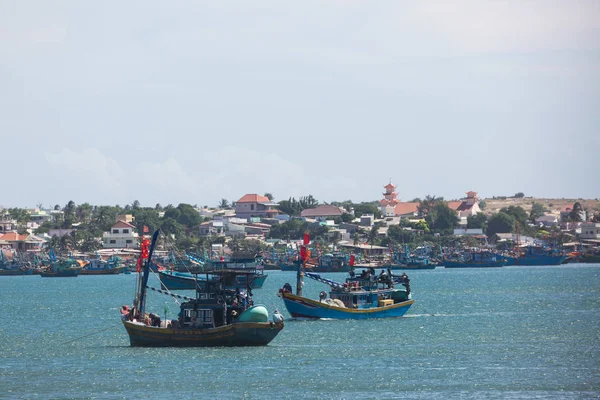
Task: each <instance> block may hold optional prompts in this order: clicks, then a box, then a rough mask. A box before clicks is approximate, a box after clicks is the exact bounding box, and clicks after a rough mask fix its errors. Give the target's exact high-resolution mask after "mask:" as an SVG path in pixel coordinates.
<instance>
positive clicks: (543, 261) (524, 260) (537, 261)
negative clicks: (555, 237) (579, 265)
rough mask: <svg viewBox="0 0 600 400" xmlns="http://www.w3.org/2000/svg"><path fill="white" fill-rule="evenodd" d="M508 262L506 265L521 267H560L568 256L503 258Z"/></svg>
mask: <svg viewBox="0 0 600 400" xmlns="http://www.w3.org/2000/svg"><path fill="white" fill-rule="evenodd" d="M503 258H504V259H505V260H506V261H507V263H506V265H507V266H511V265H521V266H536V265H537V266H540V265H560V264H562V263H563V262H565V260H566V259H567V256H544V255H541V256H529V255H527V256H523V257H508V256H503Z"/></svg>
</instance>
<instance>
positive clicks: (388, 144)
mask: <svg viewBox="0 0 600 400" xmlns="http://www.w3.org/2000/svg"><path fill="white" fill-rule="evenodd" d="M599 128H600V1H598V0H594V1H592V0H590V1H579V0H572V1H553V0H539V1H537V0H532V1H526V0H515V1H510V0H507V1H500V0H493V1H491V0H490V1H482V0H473V1H465V0H456V1H447V0H438V1H429V0H415V1H399V0H394V1H366V0H365V1H359V0H336V1H327V0H319V1H307V0H303V1H295V2H282V1H239V2H228V1H212V2H200V1H187V2H186V1H178V2H169V1H148V0H144V1H131V0H128V1H97V2H91V1H79V0H77V1H52V2H50V1H45V0H41V1H27V0H19V1H10V0H0V134H1V138H2V140H1V143H2V151H1V154H2V165H3V168H2V171H3V174H2V175H3V176H2V182H3V185H2V186H3V190H2V193H1V197H0V205H4V206H22V207H33V206H35V205H36V204H37V203H39V202H41V203H43V204H44V205H45V206H51V205H54V204H57V203H58V204H60V205H64V204H65V203H66V202H68V201H69V200H74V201H75V202H76V203H77V204H79V203H83V202H86V201H87V202H89V203H92V204H110V205H115V204H119V205H121V206H123V205H125V204H127V203H131V202H133V201H134V200H139V201H140V202H141V204H142V205H145V206H154V204H156V203H161V204H162V205H166V204H169V203H172V204H174V205H176V204H178V203H181V202H186V203H191V204H198V205H209V206H215V205H217V203H218V202H219V200H220V199H221V198H227V199H228V200H229V201H235V200H237V199H239V198H240V197H242V196H243V195H244V194H246V193H259V194H263V193H265V192H270V193H272V194H273V195H274V196H275V200H276V201H278V200H282V199H287V198H288V197H290V196H293V197H299V196H302V195H308V194H312V195H313V196H314V197H315V198H317V199H318V200H320V201H334V200H347V199H351V200H353V201H368V200H378V199H380V198H381V197H382V196H381V193H382V191H383V186H384V185H385V184H386V183H388V181H389V180H390V178H391V180H392V182H394V183H395V184H397V185H398V189H397V191H398V193H399V196H400V198H401V199H402V200H407V201H408V200H411V199H412V198H414V197H423V196H425V195H427V194H435V195H437V196H444V197H445V198H447V199H451V198H459V197H462V196H463V194H464V192H466V191H468V190H475V191H478V192H479V193H480V195H481V196H483V197H491V196H495V195H512V194H514V193H515V192H524V193H525V194H526V195H533V196H538V197H542V196H544V197H584V198H595V197H600V177H599V175H598V172H599V171H600V129H599Z"/></svg>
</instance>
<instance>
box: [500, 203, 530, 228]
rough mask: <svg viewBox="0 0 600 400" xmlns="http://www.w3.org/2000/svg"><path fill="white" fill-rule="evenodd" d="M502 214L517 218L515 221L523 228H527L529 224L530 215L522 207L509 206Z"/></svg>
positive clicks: (501, 210) (502, 210)
mask: <svg viewBox="0 0 600 400" xmlns="http://www.w3.org/2000/svg"><path fill="white" fill-rule="evenodd" d="M500 212H503V213H505V214H508V215H512V216H513V217H514V218H515V221H516V222H518V223H519V225H521V226H522V227H525V226H527V222H528V221H529V215H528V214H527V211H525V209H523V207H521V206H508V207H503V208H501V209H500Z"/></svg>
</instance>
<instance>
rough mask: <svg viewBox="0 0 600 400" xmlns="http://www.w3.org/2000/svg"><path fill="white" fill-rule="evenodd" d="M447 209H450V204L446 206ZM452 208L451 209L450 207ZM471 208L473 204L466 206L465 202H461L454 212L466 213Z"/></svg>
mask: <svg viewBox="0 0 600 400" xmlns="http://www.w3.org/2000/svg"><path fill="white" fill-rule="evenodd" d="M448 207H450V204H448ZM450 208H452V207H450ZM471 208H473V204H467V202H466V201H463V202H462V203H460V205H459V206H458V207H457V208H456V211H467V210H470V209H471Z"/></svg>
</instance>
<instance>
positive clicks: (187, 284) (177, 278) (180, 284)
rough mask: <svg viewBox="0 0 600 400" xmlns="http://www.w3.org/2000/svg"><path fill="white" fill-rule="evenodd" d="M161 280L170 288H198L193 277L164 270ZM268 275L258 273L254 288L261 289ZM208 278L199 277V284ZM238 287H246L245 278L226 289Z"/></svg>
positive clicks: (253, 283) (253, 282)
mask: <svg viewBox="0 0 600 400" xmlns="http://www.w3.org/2000/svg"><path fill="white" fill-rule="evenodd" d="M159 276H160V280H161V282H162V285H163V287H165V288H167V289H169V290H194V289H195V288H196V280H195V279H194V278H193V277H189V276H182V275H172V274H168V273H164V272H159ZM267 276H268V275H264V274H263V275H258V276H255V277H254V278H253V280H252V283H251V284H250V287H251V288H252V289H260V288H261V287H262V286H263V284H264V283H265V280H266V279H267ZM205 281H206V279H205V278H204V277H198V281H197V282H198V284H199V285H202V283H203V282H205ZM237 287H240V288H244V287H246V281H245V278H244V277H242V276H239V277H238V278H237V279H236V284H235V285H233V286H231V287H225V289H235V288H237Z"/></svg>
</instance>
